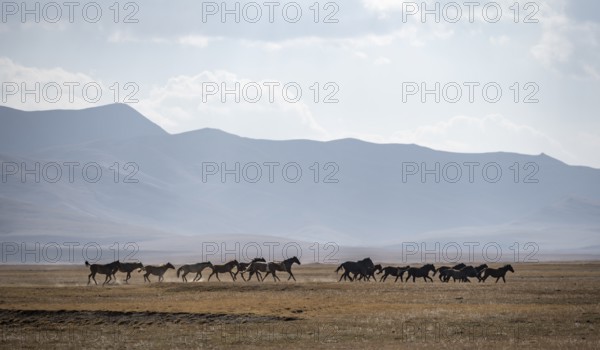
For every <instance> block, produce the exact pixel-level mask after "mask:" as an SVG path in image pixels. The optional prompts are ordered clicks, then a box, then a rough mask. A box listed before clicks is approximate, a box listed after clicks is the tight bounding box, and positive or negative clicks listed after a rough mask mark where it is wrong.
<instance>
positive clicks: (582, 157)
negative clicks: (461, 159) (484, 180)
mask: <svg viewBox="0 0 600 350" xmlns="http://www.w3.org/2000/svg"><path fill="white" fill-rule="evenodd" d="M316 1H317V0H310V1H297V2H296V3H291V2H287V1H280V2H277V1H273V2H272V4H271V5H265V4H264V2H262V1H261V2H257V3H252V2H250V1H242V2H241V3H240V13H239V14H240V18H239V20H240V23H236V19H235V14H229V15H226V17H225V23H223V20H222V17H221V15H222V10H223V9H221V8H215V6H214V4H216V3H210V2H201V1H195V0H190V1H176V2H172V1H148V0H145V1H143V2H137V3H133V2H130V3H128V2H126V1H124V2H120V3H118V5H119V6H118V7H119V11H118V13H117V11H116V7H114V6H113V5H112V4H113V2H112V1H111V2H98V3H97V4H96V3H91V2H80V3H78V4H77V5H76V6H73V7H71V8H69V7H68V6H66V5H64V4H63V2H59V4H60V5H59V8H60V11H61V12H62V13H61V16H60V19H58V12H57V6H55V5H54V4H51V5H48V3H47V2H41V3H39V4H40V5H39V6H40V7H39V9H40V11H39V12H40V18H39V23H36V18H35V16H36V15H35V13H27V12H24V10H25V9H23V8H21V5H20V4H21V1H18V2H15V3H12V2H3V3H2V22H1V23H0V42H1V43H2V45H0V81H1V82H2V105H6V106H10V107H14V108H20V109H26V110H40V109H54V108H67V109H73V108H85V107H91V106H95V105H101V104H106V103H111V102H114V101H115V100H117V101H119V102H129V103H131V105H132V107H134V108H136V109H137V110H138V111H140V112H141V113H143V114H144V115H146V116H147V117H148V118H150V119H151V120H153V121H154V122H156V123H157V124H159V125H160V126H161V127H163V128H164V129H166V130H167V131H169V132H171V133H180V132H185V131H189V130H193V129H199V128H204V127H212V128H219V129H222V130H225V131H228V132H231V133H235V134H238V135H242V136H248V137H255V138H268V139H291V138H307V139H315V140H331V139H338V138H345V137H354V138H359V139H363V140H367V141H373V142H379V143H390V142H393V143H416V144H419V145H423V146H428V147H431V148H435V149H440V150H448V151H458V152H488V151H510V152H519V153H526V154H539V153H542V152H544V153H546V154H549V155H551V156H553V157H555V158H558V159H560V160H562V161H565V162H567V163H569V164H577V165H588V166H593V167H596V168H600V152H599V151H598V150H600V133H599V131H600V118H599V117H600V112H599V110H600V108H599V107H600V46H599V45H600V24H599V19H600V2H598V1H595V0H547V1H535V2H527V1H523V2H521V3H519V4H518V5H519V6H514V5H513V4H514V2H515V1H513V0H510V1H506V0H499V1H496V2H495V3H493V4H491V5H488V6H487V7H485V8H484V5H486V4H488V3H489V2H487V1H481V4H480V5H479V6H475V7H473V8H470V7H468V6H465V5H464V4H463V2H462V1H458V2H457V3H458V4H463V5H459V7H458V8H459V9H460V11H462V16H460V18H459V16H458V14H457V12H456V9H457V8H456V7H453V6H446V7H445V8H444V6H445V5H446V4H448V3H449V2H448V1H441V2H438V4H439V6H440V13H441V18H440V21H439V22H440V23H436V18H435V14H430V15H427V16H426V17H425V21H424V23H423V20H422V16H421V15H422V14H421V13H419V12H418V11H416V10H415V8H414V6H413V5H412V4H411V3H410V2H406V1H404V2H403V1H399V0H357V1H343V2H341V1H339V2H328V1H322V2H318V8H319V11H318V14H317V11H316V7H315V6H314V3H315V2H316ZM217 3H218V4H217V7H218V6H220V3H221V1H218V2H217ZM249 3H250V5H248V4H249ZM403 3H405V4H404V5H403ZM420 3H421V2H420V1H419V4H420ZM435 4H436V2H434V1H427V2H426V4H425V6H426V7H427V8H428V9H435ZM495 4H499V5H500V6H501V9H502V16H500V17H499V18H498V13H497V8H496V6H495ZM15 5H16V7H15ZM96 5H98V6H96ZM26 6H27V8H28V9H29V10H34V11H33V12H35V6H36V5H35V2H31V1H30V2H27V5H26ZM511 6H512V9H511ZM98 8H100V9H101V11H102V14H101V16H98V14H97V9H98ZM227 8H228V9H235V2H233V1H227ZM298 8H300V9H301V10H302V14H301V16H298V15H297V11H298ZM517 8H518V9H519V10H518V18H517ZM84 9H85V14H84V13H83V12H84ZM257 9H260V11H261V12H262V16H261V17H260V19H258V16H257V13H258V12H257ZM284 9H285V11H286V12H285V13H286V15H284V14H283V10H284ZM444 9H445V10H444ZM471 9H472V16H471V13H470V12H471ZM484 9H485V10H484ZM271 10H272V18H271V13H270V12H271ZM403 10H404V11H403ZM70 12H72V14H70ZM233 12H235V11H233ZM24 13H25V14H24ZM23 16H24V18H23ZM271 19H272V22H273V23H271ZM496 19H498V20H497V21H496ZM23 20H24V21H23ZM115 20H116V21H117V22H118V23H115ZM315 21H317V22H318V23H315ZM71 22H72V23H71ZM126 22H133V23H126ZM252 22H256V23H252ZM292 22H295V23H292ZM326 22H333V23H326ZM492 22H495V23H492ZM515 22H518V23H515ZM525 22H534V23H525ZM36 82H39V83H40V86H41V88H40V90H43V91H41V93H40V95H41V96H40V101H39V102H36V101H35V96H34V95H31V94H25V95H24V94H23V91H22V88H23V85H22V83H25V87H27V88H31V89H32V88H34V86H35V83H36ZM69 82H78V83H80V84H81V85H79V86H78V87H75V88H74V94H73V95H74V96H73V101H70V100H69V98H68V96H69V88H68V84H69ZM90 82H92V83H93V82H96V83H97V84H98V85H99V86H100V88H101V89H102V98H100V99H99V100H98V101H97V102H95V101H93V100H94V98H93V97H94V94H93V92H94V90H93V89H92V90H90V89H88V91H87V92H88V94H87V95H85V97H86V98H87V99H88V100H89V101H86V100H85V99H84V98H83V92H82V91H81V87H82V86H83V85H84V84H87V83H90ZM236 82H239V83H240V91H241V98H240V101H239V103H237V102H236V101H234V99H235V97H234V96H233V95H224V96H221V92H220V91H215V92H213V94H212V95H210V96H209V95H208V94H206V93H207V92H209V91H210V89H214V88H215V87H217V88H218V89H219V90H220V89H221V87H222V85H221V84H222V83H225V84H226V85H225V87H227V88H230V89H234V88H235V83H236ZM436 82H439V83H440V95H441V96H440V101H439V103H436V101H435V95H434V94H427V95H425V96H421V93H420V92H418V91H414V90H411V91H414V92H413V93H414V95H406V96H403V93H406V92H408V91H409V89H414V88H415V87H418V88H419V89H421V88H422V87H423V86H422V83H425V84H426V86H425V87H426V88H428V89H432V90H434V89H435V83H436ZM65 83H67V85H65ZM115 83H116V84H118V85H115ZM127 83H133V84H134V85H126V84H127ZM315 83H317V85H315ZM277 84H278V85H277ZM286 84H288V87H290V88H289V89H288V90H287V93H288V94H287V95H286V97H287V99H284V98H283V91H282V88H281V87H282V86H284V85H286ZM477 84H479V85H477ZM486 84H488V89H487V93H486V94H484V91H483V86H484V85H486ZM515 84H516V85H515ZM57 85H59V86H61V92H62V96H61V97H60V98H58V97H56V86H57ZM44 86H46V89H42V87H44ZM93 86H95V85H92V87H93ZM117 86H118V88H117ZM257 86H258V87H260V88H261V92H262V97H261V98H260V99H258V97H257V91H258V90H257V88H256V87H257ZM269 86H273V100H272V101H270V100H269V94H270V90H269ZM15 87H16V88H17V89H18V91H15ZM111 87H112V89H111ZM298 87H299V88H300V89H301V91H302V96H301V98H299V100H298V101H297V102H295V103H294V102H292V101H293V100H295V97H296V94H295V91H296V89H297V88H298ZM444 87H445V88H444ZM457 87H460V91H461V92H462V96H461V98H460V99H458V95H457V92H458V89H457ZM498 87H499V88H500V89H501V91H502V96H501V97H499V101H497V102H495V103H492V102H491V101H493V100H495V99H497V98H496V97H497V94H496V91H497V88H498ZM203 89H204V90H203ZM471 89H472V91H473V93H474V94H473V97H472V98H473V101H472V102H471V101H470V96H469V92H470V90H471ZM116 90H118V91H119V92H120V93H119V96H118V98H116V96H115V93H114V92H115V91H116ZM242 90H243V91H242ZM316 91H318V92H319V93H318V95H316V94H315V92H316ZM517 92H518V94H517ZM130 93H131V94H132V95H131V96H130V97H131V99H133V100H138V101H137V102H135V101H128V100H126V97H127V95H129V94H130ZM244 93H245V95H244ZM484 95H485V98H484ZM403 97H405V98H404V99H403ZM423 97H424V98H426V102H425V103H423V102H422V101H421V99H422V98H423ZM222 98H226V101H225V102H223V101H222ZM23 99H24V100H25V101H24V102H23ZM257 99H258V101H256V100H257ZM457 99H458V102H455V103H452V102H454V100H457ZM55 100H56V101H55ZM315 100H316V101H318V102H315ZM325 100H327V101H329V102H335V101H336V100H337V101H338V102H337V103H324V102H325ZM536 100H537V102H535V101H536ZM517 101H518V102H517ZM526 101H528V102H535V103H525V102H526Z"/></svg>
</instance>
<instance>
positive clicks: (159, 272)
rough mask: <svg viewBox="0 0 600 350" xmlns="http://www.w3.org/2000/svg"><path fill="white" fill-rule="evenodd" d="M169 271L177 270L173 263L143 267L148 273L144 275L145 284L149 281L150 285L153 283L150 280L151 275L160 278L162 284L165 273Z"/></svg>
mask: <svg viewBox="0 0 600 350" xmlns="http://www.w3.org/2000/svg"><path fill="white" fill-rule="evenodd" d="M168 269H173V270H175V266H173V265H171V263H169V262H168V263H166V264H164V265H160V266H152V265H148V266H145V267H142V269H141V270H144V271H146V273H145V274H144V282H146V281H148V283H151V282H150V278H149V277H148V276H150V275H155V276H158V282H162V281H163V275H164V274H165V272H167V270H168ZM141 270H140V271H141Z"/></svg>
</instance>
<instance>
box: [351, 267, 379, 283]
mask: <svg viewBox="0 0 600 350" xmlns="http://www.w3.org/2000/svg"><path fill="white" fill-rule="evenodd" d="M381 269H382V267H381V264H377V265H375V266H373V267H369V268H368V269H367V278H364V276H360V277H358V280H359V281H362V280H363V279H364V280H365V281H370V280H371V277H373V280H374V281H375V282H377V277H375V273H381ZM356 276H358V274H355V275H354V279H356Z"/></svg>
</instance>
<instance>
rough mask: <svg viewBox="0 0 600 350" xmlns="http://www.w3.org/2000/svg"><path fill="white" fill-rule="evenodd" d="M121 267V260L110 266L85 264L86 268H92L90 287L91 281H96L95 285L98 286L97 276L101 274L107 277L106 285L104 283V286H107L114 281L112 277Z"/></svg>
mask: <svg viewBox="0 0 600 350" xmlns="http://www.w3.org/2000/svg"><path fill="white" fill-rule="evenodd" d="M119 265H121V263H120V262H119V260H117V261H113V262H111V263H110V264H105V265H101V264H90V263H89V262H87V260H86V262H85V266H89V268H90V274H89V276H88V283H87V284H88V285H89V284H90V279H93V280H94V283H96V284H98V282H96V274H97V273H99V274H101V275H106V278H105V279H104V283H102V285H105V284H107V283H109V282H110V281H111V280H112V277H111V276H113V275H114V274H115V273H116V272H117V270H118V269H119Z"/></svg>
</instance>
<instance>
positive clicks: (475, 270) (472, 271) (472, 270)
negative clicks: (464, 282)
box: [461, 264, 488, 282]
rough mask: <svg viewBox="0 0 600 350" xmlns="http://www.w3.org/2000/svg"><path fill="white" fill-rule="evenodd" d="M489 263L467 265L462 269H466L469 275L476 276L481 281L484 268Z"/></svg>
mask: <svg viewBox="0 0 600 350" xmlns="http://www.w3.org/2000/svg"><path fill="white" fill-rule="evenodd" d="M487 267H488V266H487V264H481V265H479V266H477V267H473V266H467V267H464V268H462V269H461V271H464V272H465V274H466V276H467V277H476V278H477V279H478V280H479V282H481V273H482V271H483V270H485V269H487Z"/></svg>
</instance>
